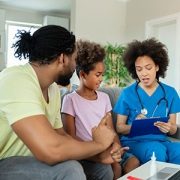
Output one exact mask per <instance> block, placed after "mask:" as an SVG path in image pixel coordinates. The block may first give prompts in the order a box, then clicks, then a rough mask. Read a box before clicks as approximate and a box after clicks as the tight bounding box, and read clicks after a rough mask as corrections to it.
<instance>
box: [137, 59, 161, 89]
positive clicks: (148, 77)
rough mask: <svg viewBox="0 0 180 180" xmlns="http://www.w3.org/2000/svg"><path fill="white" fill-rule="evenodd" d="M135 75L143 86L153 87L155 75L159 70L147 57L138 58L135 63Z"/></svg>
mask: <svg viewBox="0 0 180 180" xmlns="http://www.w3.org/2000/svg"><path fill="white" fill-rule="evenodd" d="M135 68H136V74H137V76H138V78H139V80H140V82H141V83H142V85H143V86H146V87H150V86H153V85H154V84H155V83H156V82H157V80H156V73H157V71H158V70H159V66H157V65H156V64H155V63H154V61H153V60H152V59H151V58H150V57H149V56H140V57H138V58H137V59H136V61H135Z"/></svg>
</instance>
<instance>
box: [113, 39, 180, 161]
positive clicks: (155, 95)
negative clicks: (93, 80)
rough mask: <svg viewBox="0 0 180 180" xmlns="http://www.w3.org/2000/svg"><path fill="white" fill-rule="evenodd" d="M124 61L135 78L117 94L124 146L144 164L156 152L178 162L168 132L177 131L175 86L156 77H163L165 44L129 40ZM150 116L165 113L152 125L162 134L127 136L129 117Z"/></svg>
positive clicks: (179, 148) (179, 146)
mask: <svg viewBox="0 0 180 180" xmlns="http://www.w3.org/2000/svg"><path fill="white" fill-rule="evenodd" d="M123 60H124V63H125V66H126V67H127V69H128V71H129V73H130V74H131V75H132V78H133V79H135V80H136V82H134V83H133V84H132V85H130V86H129V87H127V88H125V89H124V91H123V92H122V94H121V96H120V97H119V99H118V101H117V103H116V105H115V107H114V112H116V113H117V125H116V129H117V132H118V133H120V134H123V136H122V138H121V142H122V144H123V146H129V147H130V152H131V153H133V154H134V155H135V156H136V157H137V158H138V159H139V160H140V162H141V163H142V164H143V163H145V162H147V161H149V160H150V157H151V156H152V153H153V152H155V155H156V158H157V160H158V161H163V162H170V163H175V164H180V143H178V142H171V141H170V140H169V139H168V137H167V135H173V134H175V133H176V131H177V125H176V113H178V112H180V98H179V96H178V93H177V92H176V90H175V89H174V88H173V87H171V86H169V85H166V84H164V83H162V82H160V81H159V78H160V77H162V78H164V77H165V72H166V70H167V67H168V61H169V59H168V55H167V50H166V47H165V45H164V44H162V43H161V42H158V41H157V40H156V39H153V38H152V39H147V40H145V41H142V42H140V41H137V40H136V41H133V42H131V43H130V44H128V47H127V50H126V52H125V54H124V58H123ZM146 117H147V118H151V117H168V119H169V120H168V122H167V123H164V122H157V123H155V124H154V125H155V126H157V127H158V128H159V130H160V131H162V132H163V134H162V135H154V134H150V135H143V136H136V137H133V138H129V137H128V136H127V135H128V134H129V132H130V129H131V124H132V121H133V120H135V119H142V118H146Z"/></svg>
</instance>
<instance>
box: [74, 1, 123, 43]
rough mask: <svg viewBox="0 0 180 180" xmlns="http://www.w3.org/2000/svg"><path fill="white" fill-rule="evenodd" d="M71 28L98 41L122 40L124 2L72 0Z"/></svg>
mask: <svg viewBox="0 0 180 180" xmlns="http://www.w3.org/2000/svg"><path fill="white" fill-rule="evenodd" d="M73 1H74V2H73V3H74V4H73V7H72V8H73V10H72V12H71V20H73V21H71V29H72V30H74V32H75V34H76V36H77V37H78V38H84V39H90V40H92V41H96V42H99V43H103V44H105V43H107V42H110V43H121V42H123V41H124V29H125V15H126V4H125V3H124V2H119V1H117V0H98V1H97V0H90V1H89V0H73Z"/></svg>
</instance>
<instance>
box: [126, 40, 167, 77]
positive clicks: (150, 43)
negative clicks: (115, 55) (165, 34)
mask: <svg viewBox="0 0 180 180" xmlns="http://www.w3.org/2000/svg"><path fill="white" fill-rule="evenodd" d="M140 56H148V57H150V58H151V59H152V60H153V61H154V63H155V64H156V65H158V66H159V71H158V72H157V74H156V78H157V80H159V77H162V78H164V77H165V72H166V70H167V67H168V64H169V58H168V52H167V48H166V46H165V45H164V44H162V43H161V42H159V41H158V40H156V39H155V38H151V39H147V40H144V41H142V42H141V41H137V40H135V41H133V42H131V43H129V44H128V46H127V49H126V51H125V53H124V55H123V61H124V64H125V66H126V68H127V69H128V71H129V73H130V74H131V76H132V78H133V79H138V77H137V74H136V69H135V61H136V59H137V58H138V57H140Z"/></svg>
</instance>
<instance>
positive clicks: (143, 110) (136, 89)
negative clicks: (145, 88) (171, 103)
mask: <svg viewBox="0 0 180 180" xmlns="http://www.w3.org/2000/svg"><path fill="white" fill-rule="evenodd" d="M157 83H158V84H159V85H160V87H161V89H162V91H163V97H162V98H160V99H159V101H158V102H157V104H156V107H155V108H154V111H153V113H152V116H151V117H154V114H155V112H156V110H157V108H158V106H159V104H160V102H161V101H165V103H166V117H167V115H168V100H167V99H166V92H165V89H164V87H163V86H162V84H161V83H160V82H159V81H157ZM138 84H139V81H138V82H137V83H136V88H135V91H136V94H137V97H138V100H139V102H140V105H141V114H143V115H147V114H148V110H147V109H146V108H145V107H144V106H143V103H142V101H141V98H140V96H139V93H138Z"/></svg>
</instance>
